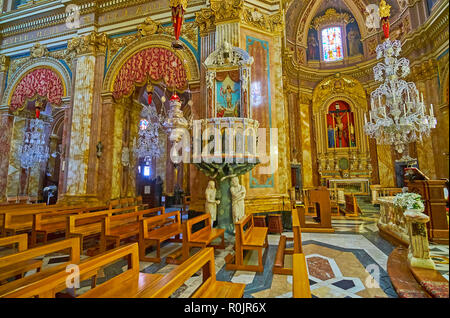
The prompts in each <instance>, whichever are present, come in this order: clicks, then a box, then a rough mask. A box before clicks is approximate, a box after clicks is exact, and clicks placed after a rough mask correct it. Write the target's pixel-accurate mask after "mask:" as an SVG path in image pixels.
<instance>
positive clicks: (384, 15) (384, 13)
mask: <svg viewBox="0 0 450 318" xmlns="http://www.w3.org/2000/svg"><path fill="white" fill-rule="evenodd" d="M379 9H380V18H381V23H382V26H383V32H384V37H385V39H389V27H390V25H389V16H390V15H391V13H390V12H391V6H390V5H388V4H387V3H386V1H385V0H381V1H380V6H379Z"/></svg>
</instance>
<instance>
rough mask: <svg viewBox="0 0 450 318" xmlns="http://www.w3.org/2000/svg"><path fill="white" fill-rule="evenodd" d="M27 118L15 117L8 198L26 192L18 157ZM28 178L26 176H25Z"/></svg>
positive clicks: (8, 179) (24, 179)
mask: <svg viewBox="0 0 450 318" xmlns="http://www.w3.org/2000/svg"><path fill="white" fill-rule="evenodd" d="M26 121H27V120H26V119H25V118H19V117H14V124H13V127H12V136H11V144H10V154H12V155H10V156H9V159H8V160H9V165H8V169H7V172H8V178H7V183H6V196H8V197H14V196H17V195H22V194H23V195H24V194H25V192H26V178H24V177H23V171H22V168H21V166H20V160H19V158H18V156H17V155H16V154H17V153H18V150H19V146H20V145H21V144H22V142H23V136H24V131H23V130H24V128H25V125H26ZM25 177H26V175H25Z"/></svg>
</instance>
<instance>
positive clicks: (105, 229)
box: [100, 207, 165, 251]
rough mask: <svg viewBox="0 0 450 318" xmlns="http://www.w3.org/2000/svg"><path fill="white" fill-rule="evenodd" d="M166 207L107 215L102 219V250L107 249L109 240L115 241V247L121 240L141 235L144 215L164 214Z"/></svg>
mask: <svg viewBox="0 0 450 318" xmlns="http://www.w3.org/2000/svg"><path fill="white" fill-rule="evenodd" d="M164 211H165V209H164V207H158V208H153V209H147V210H139V211H137V212H133V213H126V214H118V215H111V216H107V217H105V218H104V219H103V220H102V236H101V237H102V239H101V248H100V250H101V251H105V250H106V249H107V245H108V241H113V242H114V247H119V246H120V241H122V240H124V239H128V238H131V237H133V236H138V235H139V224H140V221H141V220H142V219H144V217H146V216H148V217H153V216H156V215H158V214H164Z"/></svg>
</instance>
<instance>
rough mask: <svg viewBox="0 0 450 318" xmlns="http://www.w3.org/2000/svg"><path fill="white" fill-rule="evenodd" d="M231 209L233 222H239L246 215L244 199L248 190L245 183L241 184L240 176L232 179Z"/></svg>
mask: <svg viewBox="0 0 450 318" xmlns="http://www.w3.org/2000/svg"><path fill="white" fill-rule="evenodd" d="M230 191H231V210H232V213H233V222H234V223H236V222H239V220H241V219H242V218H243V217H244V216H245V205H244V199H245V195H246V190H245V187H244V186H243V185H240V184H239V179H238V177H233V178H232V179H231V187H230Z"/></svg>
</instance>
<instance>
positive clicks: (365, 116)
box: [364, 113, 367, 125]
mask: <svg viewBox="0 0 450 318" xmlns="http://www.w3.org/2000/svg"><path fill="white" fill-rule="evenodd" d="M364 124H365V125H367V115H366V113H364Z"/></svg>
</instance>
